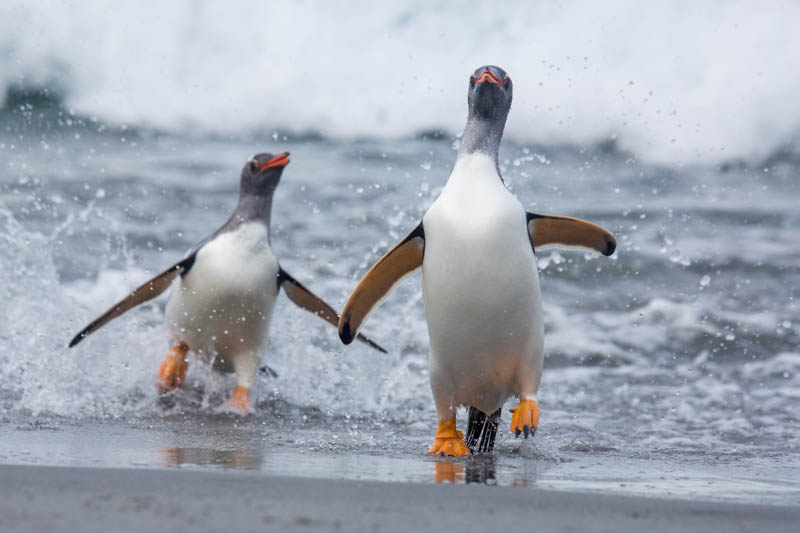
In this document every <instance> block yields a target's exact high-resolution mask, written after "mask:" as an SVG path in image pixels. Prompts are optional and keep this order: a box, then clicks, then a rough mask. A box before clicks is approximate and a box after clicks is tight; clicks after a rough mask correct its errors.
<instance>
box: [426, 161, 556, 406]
mask: <svg viewBox="0 0 800 533" xmlns="http://www.w3.org/2000/svg"><path fill="white" fill-rule="evenodd" d="M478 157H482V156H478ZM483 159H486V162H490V160H489V159H488V158H483ZM486 162H484V161H473V162H469V163H470V164H468V165H466V167H467V168H464V166H465V165H463V164H462V165H461V167H460V166H459V163H457V164H456V168H455V169H454V171H453V175H452V176H451V178H450V181H449V182H448V184H447V186H446V187H445V189H444V190H443V191H442V194H441V196H440V197H439V198H438V199H437V201H436V202H435V203H434V205H433V206H431V208H430V210H429V211H428V212H427V213H426V215H425V218H424V219H423V220H424V221H423V224H424V229H425V256H424V260H423V265H422V280H423V294H424V301H425V314H426V317H427V321H428V333H429V335H430V342H431V358H430V373H431V385H432V388H433V391H434V395H435V396H438V397H437V404H439V403H440V402H441V401H443V399H444V398H449V399H447V400H444V401H448V402H451V403H453V404H454V405H455V406H458V405H471V406H475V407H477V408H479V409H481V410H482V411H484V412H487V413H491V412H493V411H494V410H496V409H497V408H498V407H500V406H501V405H502V404H503V402H505V400H507V399H508V398H509V397H510V396H511V395H514V394H521V393H525V394H527V395H534V394H535V393H536V389H537V388H538V385H539V381H540V379H541V368H542V351H543V325H542V309H541V298H540V296H541V295H540V289H539V276H538V271H537V267H536V259H535V257H534V255H533V250H532V248H531V245H530V240H529V238H528V234H527V228H526V219H525V211H524V210H523V208H522V206H521V205H520V203H519V202H518V201H517V200H516V198H514V196H513V195H512V194H511V193H509V192H508V190H507V189H506V188H505V187H504V186H503V185H502V183H501V182H500V179H499V178H498V176H497V174H496V171H495V170H494V168H493V166H488V167H487V166H486ZM462 163H463V162H462Z"/></svg>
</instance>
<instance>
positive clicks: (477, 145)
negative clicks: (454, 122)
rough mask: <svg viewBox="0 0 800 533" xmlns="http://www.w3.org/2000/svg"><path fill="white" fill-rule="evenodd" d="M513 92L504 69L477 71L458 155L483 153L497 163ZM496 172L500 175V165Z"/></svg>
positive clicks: (468, 98)
mask: <svg viewBox="0 0 800 533" xmlns="http://www.w3.org/2000/svg"><path fill="white" fill-rule="evenodd" d="M513 93H514V86H513V84H512V83H511V78H510V77H509V76H508V74H506V71H505V70H503V69H501V68H500V67H495V66H494V65H485V66H483V67H478V68H477V69H475V72H474V73H473V74H472V76H470V77H469V91H468V93H467V103H468V104H469V113H468V115H467V125H466V126H465V127H464V134H463V135H462V137H461V148H460V149H459V154H472V153H484V154H487V155H489V156H490V157H492V158H493V159H494V160H495V162H497V153H498V150H499V147H500V139H502V138H503V130H504V129H505V127H506V119H507V118H508V112H509V111H510V110H511V99H512V96H513ZM497 169H498V170H497V173H498V174H500V166H499V164H498V165H497ZM501 179H502V178H501Z"/></svg>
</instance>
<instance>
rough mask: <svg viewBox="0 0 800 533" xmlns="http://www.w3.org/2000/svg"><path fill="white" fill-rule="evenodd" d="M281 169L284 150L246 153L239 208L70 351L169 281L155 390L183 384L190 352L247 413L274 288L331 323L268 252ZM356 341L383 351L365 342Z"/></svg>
mask: <svg viewBox="0 0 800 533" xmlns="http://www.w3.org/2000/svg"><path fill="white" fill-rule="evenodd" d="M288 164H289V153H288V152H286V153H283V154H280V155H277V156H275V155H272V154H267V153H265V154H258V155H255V156H253V157H252V158H251V159H250V160H249V161H248V162H247V163H246V164H245V166H244V168H243V169H242V174H241V185H240V190H239V203H238V204H237V206H236V210H235V211H234V212H233V215H231V217H230V218H229V219H228V221H227V222H226V223H225V224H224V225H223V226H222V227H221V228H219V229H218V230H217V231H216V232H214V233H213V234H212V235H211V236H210V237H207V238H206V239H204V240H203V241H201V243H200V244H199V245H198V246H196V247H195V248H194V249H193V250H192V251H190V252H189V253H188V254H187V255H186V256H185V257H184V258H183V259H181V260H180V261H178V262H177V263H175V264H174V265H172V266H171V267H169V268H168V269H166V270H164V271H163V272H161V273H160V274H158V275H157V276H155V277H154V278H153V279H151V280H149V281H147V282H146V283H144V284H143V285H142V286H140V287H139V288H138V289H136V290H134V291H133V292H132V293H130V294H129V295H128V296H127V297H126V298H124V299H123V300H121V301H119V302H118V303H117V304H115V305H114V306H113V307H111V309H109V310H108V311H106V312H105V313H104V314H102V315H101V316H100V317H98V318H97V319H95V320H94V321H93V322H92V323H90V324H89V325H88V326H86V327H85V328H84V329H83V330H81V332H80V333H78V334H77V335H75V337H74V338H73V339H72V340H71V341H70V343H69V346H70V348H71V347H73V346H75V345H76V344H78V343H79V342H80V341H81V340H83V339H84V338H85V337H86V336H87V335H89V334H91V333H92V332H94V331H96V330H97V329H99V328H100V327H102V326H103V325H105V324H106V323H108V322H109V321H110V320H112V319H114V318H116V317H118V316H120V315H121V314H123V313H124V312H126V311H128V310H129V309H131V308H133V307H135V306H137V305H139V304H141V303H144V302H146V301H148V300H151V299H152V298H155V297H156V296H158V295H159V294H161V293H162V292H164V291H165V290H166V289H167V287H169V286H170V285H171V284H173V282H174V287H173V289H172V293H171V295H170V298H169V301H168V302H167V309H166V321H167V324H168V326H169V329H170V332H171V333H172V337H173V344H172V347H171V348H170V350H169V352H168V353H167V355H166V357H165V358H164V361H163V362H162V363H161V367H160V369H159V371H158V381H157V384H158V387H159V389H160V390H161V391H162V392H165V391H168V390H170V389H173V388H175V387H178V386H180V385H181V384H182V383H183V381H184V379H185V377H186V369H187V366H188V362H187V353H188V352H189V350H192V351H194V352H195V353H196V354H198V355H200V356H202V357H205V358H206V359H208V360H213V362H214V367H215V368H216V369H218V370H223V371H233V372H234V373H235V376H236V388H235V389H234V391H233V395H232V397H231V399H230V400H229V401H228V403H227V405H228V407H230V408H231V409H233V410H234V411H236V412H239V413H241V414H247V413H249V412H251V411H252V405H251V403H250V389H251V388H252V385H253V380H254V378H255V376H256V373H257V371H258V368H259V365H260V364H261V357H262V353H263V350H264V346H265V344H266V340H267V332H268V328H269V323H270V318H271V317H272V310H273V308H274V306H275V300H276V299H277V297H278V292H279V289H281V288H283V290H284V291H285V292H286V294H287V296H289V298H290V299H291V300H292V301H293V302H294V303H295V304H297V305H298V306H300V307H301V308H303V309H305V310H307V311H310V312H312V313H314V314H317V315H319V316H320V317H322V318H323V319H325V320H326V321H327V322H329V323H331V324H333V325H334V326H336V325H337V324H338V321H339V315H337V314H336V311H334V310H333V308H331V306H329V305H328V304H326V303H325V302H324V301H322V299H320V298H319V297H317V296H316V295H314V294H313V293H312V292H311V291H309V290H308V289H307V288H305V287H304V286H303V285H302V284H301V283H300V282H298V281H297V280H296V279H294V278H293V277H292V276H291V275H290V274H289V273H288V272H286V271H285V270H284V269H283V268H281V267H280V265H279V264H278V260H277V259H276V258H275V254H273V252H272V248H271V247H270V240H269V230H270V217H271V213H272V197H273V194H274V192H275V188H276V187H277V186H278V183H279V182H280V179H281V175H282V174H283V169H284V167H285V166H286V165H288ZM360 340H362V341H364V342H365V343H367V344H369V345H371V346H372V347H373V348H376V349H378V350H380V351H384V352H385V350H383V348H381V347H380V346H378V345H377V344H375V343H374V342H372V341H371V340H369V339H367V338H366V337H363V336H362V337H360Z"/></svg>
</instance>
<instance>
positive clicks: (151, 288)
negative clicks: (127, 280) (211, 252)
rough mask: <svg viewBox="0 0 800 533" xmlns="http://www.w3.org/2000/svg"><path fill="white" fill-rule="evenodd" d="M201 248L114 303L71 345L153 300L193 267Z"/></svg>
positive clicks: (83, 330) (70, 342)
mask: <svg viewBox="0 0 800 533" xmlns="http://www.w3.org/2000/svg"><path fill="white" fill-rule="evenodd" d="M199 249H200V248H199V247H198V248H196V249H195V250H194V251H193V252H192V253H190V254H189V255H188V256H186V257H184V258H183V259H181V260H180V261H178V262H177V263H175V264H174V265H172V266H171V267H169V268H168V269H166V270H165V271H163V272H161V273H160V274H158V275H156V276H155V277H153V278H151V279H150V280H148V281H146V282H145V283H143V284H142V285H140V286H139V287H138V288H137V289H136V290H134V291H133V292H132V293H130V294H129V295H128V296H126V297H125V298H123V299H122V300H120V301H119V302H117V303H116V304H114V305H113V306H112V307H111V309H109V310H108V311H106V312H105V313H103V314H102V315H100V316H99V317H97V318H96V319H94V320H93V321H92V322H91V323H90V324H89V325H88V326H86V327H85V328H83V329H82V330H81V331H80V332H79V333H78V334H77V335H75V336H74V337H73V338H72V340H71V341H69V347H70V348H72V347H73V346H75V345H76V344H78V343H79V342H81V341H82V340H83V339H85V338H86V337H88V336H89V335H91V334H92V333H93V332H95V331H97V330H98V329H100V328H101V327H103V326H104V325H106V324H107V323H108V322H110V321H112V320H114V319H115V318H117V317H118V316H120V315H121V314H123V313H125V312H126V311H129V310H130V309H132V308H134V307H136V306H137V305H139V304H143V303H144V302H147V301H149V300H152V299H153V298H155V297H156V296H158V295H159V294H161V293H162V292H164V291H165V290H167V287H169V286H170V285H171V284H172V281H173V280H174V279H175V278H176V277H177V276H178V275H179V274H180V275H181V276H185V275H186V273H187V272H189V270H190V269H191V268H192V265H194V260H195V257H196V255H197V250H199Z"/></svg>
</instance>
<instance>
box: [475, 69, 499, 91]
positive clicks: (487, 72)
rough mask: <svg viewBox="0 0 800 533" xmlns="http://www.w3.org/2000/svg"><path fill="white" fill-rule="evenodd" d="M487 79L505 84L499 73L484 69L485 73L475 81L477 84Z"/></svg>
mask: <svg viewBox="0 0 800 533" xmlns="http://www.w3.org/2000/svg"><path fill="white" fill-rule="evenodd" d="M485 81H488V82H489V83H496V84H497V85H499V86H500V87H502V86H503V83H502V82H501V81H500V78H498V77H497V75H496V74H495V73H494V72H492V71H491V70H484V71H483V74H481V75H480V77H478V79H477V80H476V81H475V84H476V85H477V84H479V83H483V82H485Z"/></svg>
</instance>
